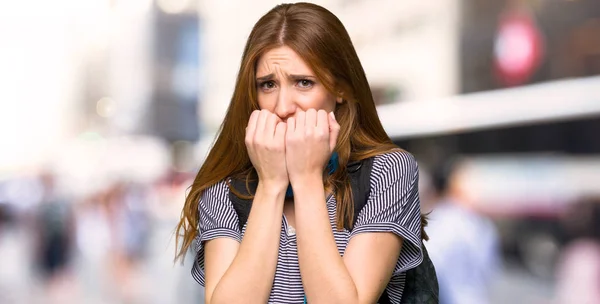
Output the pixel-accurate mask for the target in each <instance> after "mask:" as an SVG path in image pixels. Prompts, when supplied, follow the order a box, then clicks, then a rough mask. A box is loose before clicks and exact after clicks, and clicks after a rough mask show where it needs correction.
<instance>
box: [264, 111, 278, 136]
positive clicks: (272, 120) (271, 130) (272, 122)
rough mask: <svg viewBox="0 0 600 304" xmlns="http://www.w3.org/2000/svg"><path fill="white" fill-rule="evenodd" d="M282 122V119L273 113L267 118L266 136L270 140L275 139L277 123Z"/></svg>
mask: <svg viewBox="0 0 600 304" xmlns="http://www.w3.org/2000/svg"><path fill="white" fill-rule="evenodd" d="M280 121H281V119H279V117H277V115H275V114H272V113H271V114H270V115H269V116H268V117H267V123H266V124H265V135H267V136H269V138H273V137H274V136H275V128H276V127H277V123H278V122H280Z"/></svg>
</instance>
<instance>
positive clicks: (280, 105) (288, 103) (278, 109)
mask: <svg viewBox="0 0 600 304" xmlns="http://www.w3.org/2000/svg"><path fill="white" fill-rule="evenodd" d="M295 112H296V103H295V102H294V98H293V96H292V94H291V92H289V91H288V90H287V89H285V88H282V89H280V90H279V91H278V96H277V104H276V105H275V114H276V115H277V116H279V118H281V119H282V120H286V119H287V118H288V117H290V116H292V115H293V114H294V113H295Z"/></svg>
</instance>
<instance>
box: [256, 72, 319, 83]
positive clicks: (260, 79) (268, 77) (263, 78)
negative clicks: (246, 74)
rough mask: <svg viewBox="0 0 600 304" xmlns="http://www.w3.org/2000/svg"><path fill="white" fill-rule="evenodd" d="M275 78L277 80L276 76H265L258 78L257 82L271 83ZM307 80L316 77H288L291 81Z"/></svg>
mask: <svg viewBox="0 0 600 304" xmlns="http://www.w3.org/2000/svg"><path fill="white" fill-rule="evenodd" d="M273 78H275V74H273V73H271V74H269V75H265V76H261V77H257V78H256V81H257V82H263V81H269V80H273ZM307 78H313V79H314V78H316V77H315V76H312V75H288V79H290V80H296V81H297V80H301V79H307Z"/></svg>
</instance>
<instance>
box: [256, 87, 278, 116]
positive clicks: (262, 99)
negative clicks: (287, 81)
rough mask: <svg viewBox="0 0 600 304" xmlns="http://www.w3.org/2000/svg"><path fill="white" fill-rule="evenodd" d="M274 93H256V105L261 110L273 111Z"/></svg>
mask: <svg viewBox="0 0 600 304" xmlns="http://www.w3.org/2000/svg"><path fill="white" fill-rule="evenodd" d="M273 96H274V94H264V93H260V92H259V93H258V107H259V108H260V109H261V110H268V111H270V112H273V111H274V110H275V98H274V97H273Z"/></svg>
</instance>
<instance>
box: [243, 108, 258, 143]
mask: <svg viewBox="0 0 600 304" xmlns="http://www.w3.org/2000/svg"><path fill="white" fill-rule="evenodd" d="M259 114H260V111H259V110H254V111H252V114H250V119H249V120H248V126H247V127H246V143H250V142H252V140H253V139H254V133H255V132H256V122H257V121H258V116H259Z"/></svg>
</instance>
